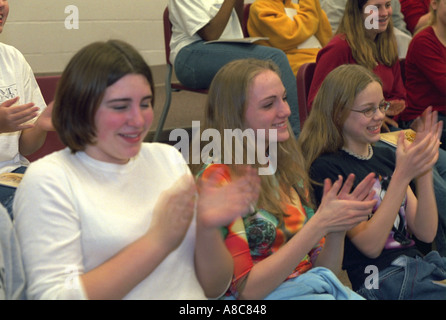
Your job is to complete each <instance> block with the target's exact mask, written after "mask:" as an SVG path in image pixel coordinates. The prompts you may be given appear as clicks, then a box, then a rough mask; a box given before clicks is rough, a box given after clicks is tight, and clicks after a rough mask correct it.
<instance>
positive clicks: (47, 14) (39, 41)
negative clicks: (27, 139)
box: [0, 0, 253, 76]
mask: <svg viewBox="0 0 446 320" xmlns="http://www.w3.org/2000/svg"><path fill="white" fill-rule="evenodd" d="M167 2H168V0H128V1H122V0H43V1H36V0H14V1H9V6H10V12H9V16H8V21H7V25H6V26H5V28H4V30H3V32H2V33H1V34H0V41H1V42H3V43H6V44H10V45H12V46H14V47H16V48H17V49H19V50H20V51H21V52H22V53H23V54H24V55H25V58H26V59H27V61H28V62H29V64H30V65H31V67H32V69H33V71H34V72H35V73H36V74H48V73H49V74H51V73H61V72H62V70H63V69H64V68H65V65H66V64H67V62H68V61H69V59H70V58H71V57H72V56H73V54H74V53H75V52H77V51H78V50H79V49H80V48H81V47H83V46H85V45H86V44H89V43H91V42H93V41H98V40H100V41H104V40H108V39H112V38H115V39H121V40H125V41H127V42H129V43H130V44H132V45H133V46H135V47H136V48H137V49H138V50H139V51H140V52H141V54H142V55H143V57H144V58H145V59H146V61H147V62H148V64H149V65H151V66H152V67H155V68H154V72H155V76H156V74H157V73H160V76H161V75H164V68H163V67H164V65H165V56H164V37H163V25H162V13H163V11H164V8H165V7H166V5H167ZM251 2H253V0H245V3H251ZM70 6H74V7H75V8H77V10H78V16H79V25H78V26H79V29H69V28H67V26H66V23H68V25H69V26H74V24H73V20H71V17H72V16H73V14H75V12H74V11H72V10H69V9H70V8H71V7H70ZM66 9H68V10H67V12H66ZM158 70H160V72H158Z"/></svg>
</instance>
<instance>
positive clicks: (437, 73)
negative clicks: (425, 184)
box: [398, 0, 446, 149]
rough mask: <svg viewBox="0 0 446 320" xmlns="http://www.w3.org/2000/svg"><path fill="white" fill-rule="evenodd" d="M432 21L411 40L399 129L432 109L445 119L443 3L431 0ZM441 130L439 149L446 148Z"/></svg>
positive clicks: (445, 8) (445, 28)
mask: <svg viewBox="0 0 446 320" xmlns="http://www.w3.org/2000/svg"><path fill="white" fill-rule="evenodd" d="M431 11H432V12H431V15H430V16H431V17H432V19H431V21H430V23H429V26H428V27H426V28H424V29H422V30H420V31H419V32H418V33H417V34H416V35H415V37H414V38H413V40H412V42H411V44H410V46H409V52H408V54H407V58H406V68H405V69H406V83H405V86H406V89H407V108H406V109H405V110H404V111H403V112H402V113H401V114H400V115H399V116H398V120H399V124H400V127H401V128H409V127H410V126H411V125H412V124H413V121H414V120H415V119H416V118H418V117H419V116H421V114H422V113H423V112H424V110H425V109H426V108H427V107H429V106H432V108H433V109H434V110H436V111H437V112H438V118H439V119H440V120H442V121H443V122H444V121H445V120H446V1H445V0H432V1H431ZM445 130H446V128H445V127H443V133H442V137H441V143H442V144H441V146H440V147H441V148H443V149H445V148H446V131H445Z"/></svg>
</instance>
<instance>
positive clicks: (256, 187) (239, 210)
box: [197, 166, 260, 228]
mask: <svg viewBox="0 0 446 320" xmlns="http://www.w3.org/2000/svg"><path fill="white" fill-rule="evenodd" d="M198 187H199V190H200V192H199V198H198V205H197V206H198V207H197V211H198V219H199V222H200V223H201V224H202V225H204V226H205V227H210V228H218V227H222V226H226V225H229V224H230V223H231V222H232V221H234V220H235V219H236V218H238V217H240V216H244V215H246V214H248V213H250V212H252V211H253V209H254V207H255V203H256V202H257V199H258V196H259V191H260V178H259V176H258V175H257V171H256V170H255V169H254V168H252V167H250V166H241V167H240V170H239V174H238V175H237V176H236V177H232V180H231V181H225V183H223V184H222V183H221V179H219V177H218V174H216V173H214V174H211V176H210V177H209V178H207V179H200V180H199V181H198Z"/></svg>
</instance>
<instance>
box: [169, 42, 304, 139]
mask: <svg viewBox="0 0 446 320" xmlns="http://www.w3.org/2000/svg"><path fill="white" fill-rule="evenodd" d="M244 58H257V59H260V60H272V61H274V63H276V64H277V66H278V67H279V69H280V72H281V79H282V82H283V85H284V87H285V89H286V91H287V98H288V104H289V105H290V109H291V116H290V118H289V121H290V124H291V127H292V128H293V132H294V134H295V135H296V137H297V136H298V134H299V132H300V122H299V108H298V103H297V85H296V77H295V76H294V73H293V70H292V69H291V67H290V63H289V62H288V58H287V56H286V55H285V53H284V52H283V51H282V50H280V49H276V48H271V47H266V46H262V45H256V44H234V43H213V44H205V43H204V41H197V42H194V43H192V44H190V45H188V46H186V47H184V48H183V49H181V50H180V52H179V53H178V55H177V57H176V58H175V65H174V68H175V74H176V76H177V78H178V80H179V81H180V82H181V83H182V84H183V85H185V86H187V87H190V88H194V89H203V88H205V89H206V88H209V86H210V84H211V82H212V79H213V78H214V75H215V74H216V73H217V72H218V70H220V68H221V67H223V66H224V65H225V64H227V63H228V62H230V61H232V60H237V59H244Z"/></svg>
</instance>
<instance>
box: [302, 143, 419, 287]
mask: <svg viewBox="0 0 446 320" xmlns="http://www.w3.org/2000/svg"><path fill="white" fill-rule="evenodd" d="M394 170H395V153H394V152H393V151H392V150H391V149H390V148H386V147H379V146H375V147H373V156H372V158H371V159H369V160H360V159H357V158H355V157H354V156H351V155H349V154H348V153H347V152H345V151H342V150H340V151H338V152H336V153H331V154H324V155H321V156H320V157H319V158H318V159H316V160H315V161H314V163H313V165H312V166H311V169H310V177H311V178H312V179H313V180H314V181H315V182H320V183H323V181H324V179H326V178H330V179H331V180H332V182H334V181H336V180H337V179H338V176H339V175H341V176H342V177H343V179H344V181H345V179H346V178H347V177H348V175H349V174H351V173H353V174H355V177H356V178H355V182H354V185H353V188H354V187H356V185H357V184H359V183H360V182H361V181H362V180H363V179H364V178H365V177H366V176H367V175H368V174H369V173H371V172H374V173H375V176H376V181H375V185H374V186H373V188H374V190H375V191H376V195H375V197H376V198H377V199H378V203H377V205H376V207H375V208H374V209H373V211H372V215H373V213H374V212H375V211H376V209H377V207H378V206H379V205H380V203H381V200H382V198H383V197H384V195H385V193H386V190H387V186H388V185H389V182H390V179H391V177H392V174H393V171H394ZM313 187H314V191H315V200H316V202H317V203H320V201H321V199H322V195H323V185H319V184H317V183H314V184H313ZM405 207H406V198H405V199H404V200H403V203H402V204H401V207H400V209H399V212H398V215H397V216H396V219H395V223H394V227H393V228H392V231H391V232H390V234H389V237H388V239H387V241H386V244H385V246H384V249H383V251H382V252H381V254H380V255H379V256H378V257H377V258H375V259H370V258H368V257H366V256H365V255H363V254H362V253H361V252H360V251H359V250H358V249H357V248H356V247H355V246H354V245H353V243H352V242H351V241H350V240H349V238H348V237H346V241H345V248H344V249H345V250H344V259H343V268H344V269H346V270H347V273H348V276H349V279H350V282H351V283H352V287H353V289H354V290H357V289H359V287H360V286H361V285H362V284H364V281H365V279H366V277H367V276H368V275H369V273H366V272H365V270H366V267H367V266H369V265H373V266H376V267H377V268H378V270H383V269H385V268H386V267H388V266H389V265H390V263H391V262H392V261H393V260H395V259H396V258H397V257H398V256H400V255H402V254H404V255H407V256H411V257H413V256H415V255H417V254H419V252H418V250H417V249H416V246H415V243H414V241H413V240H412V239H410V238H409V235H408V232H407V225H406V219H405Z"/></svg>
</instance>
